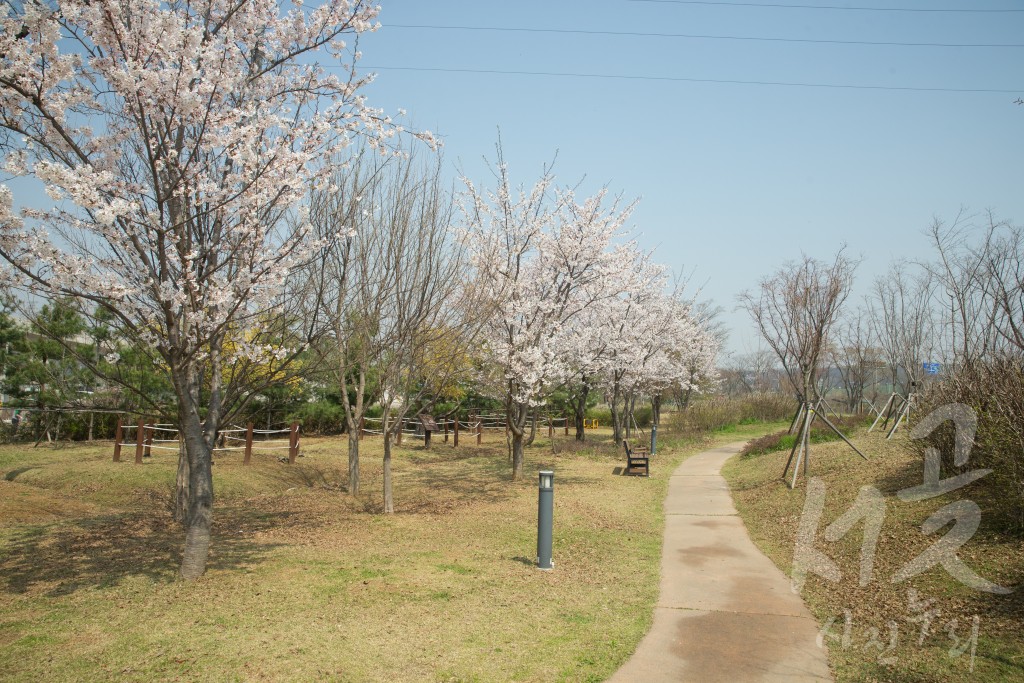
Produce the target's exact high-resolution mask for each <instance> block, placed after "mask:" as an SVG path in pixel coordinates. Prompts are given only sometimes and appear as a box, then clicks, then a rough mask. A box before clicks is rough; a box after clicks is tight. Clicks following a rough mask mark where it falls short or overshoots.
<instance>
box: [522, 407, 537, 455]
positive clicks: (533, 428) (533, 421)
mask: <svg viewBox="0 0 1024 683" xmlns="http://www.w3.org/2000/svg"><path fill="white" fill-rule="evenodd" d="M538 413H539V410H538V409H537V408H534V409H533V415H531V416H530V436H528V437H526V441H525V442H524V443H523V445H524V446H532V445H533V440H534V439H535V438H537V417H538Z"/></svg>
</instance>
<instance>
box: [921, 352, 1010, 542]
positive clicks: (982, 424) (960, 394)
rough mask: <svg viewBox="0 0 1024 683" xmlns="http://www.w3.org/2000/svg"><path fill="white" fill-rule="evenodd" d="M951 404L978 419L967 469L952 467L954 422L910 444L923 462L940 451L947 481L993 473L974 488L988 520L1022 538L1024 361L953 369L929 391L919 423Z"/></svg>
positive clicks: (1004, 359) (1004, 360) (1007, 359)
mask: <svg viewBox="0 0 1024 683" xmlns="http://www.w3.org/2000/svg"><path fill="white" fill-rule="evenodd" d="M948 403H964V404H966V405H968V406H970V407H971V408H972V409H973V410H974V412H975V415H976V416H977V418H978V430H977V433H976V434H975V437H974V447H973V448H972V449H971V452H970V457H969V459H968V461H967V464H966V465H965V466H963V467H957V466H956V465H955V464H954V462H953V455H954V452H955V450H954V443H955V441H954V440H955V436H956V432H955V429H954V426H953V423H952V422H948V421H947V422H945V423H943V424H942V425H941V426H940V427H938V428H937V429H936V430H935V431H933V432H932V433H931V434H930V435H929V436H928V437H927V438H925V439H919V440H914V441H913V442H912V443H914V444H915V447H916V448H917V449H918V450H919V452H920V453H921V454H922V456H923V454H924V449H925V448H926V447H928V446H934V447H936V448H938V449H939V452H940V453H941V454H942V474H941V476H942V477H943V478H945V477H951V476H955V475H957V474H961V473H963V472H967V471H969V470H972V469H979V468H987V469H991V470H992V473H991V474H989V475H987V476H986V477H984V478H983V479H981V480H979V483H978V484H976V486H978V487H980V491H981V492H982V495H983V496H985V497H986V498H987V500H986V506H985V508H986V514H989V513H991V514H992V515H993V517H994V522H995V526H996V527H997V528H1000V529H1001V530H1003V531H1007V532H1010V533H1015V534H1018V535H1024V358H1020V357H1013V356H1003V357H999V358H996V359H990V360H986V361H982V362H976V363H973V364H970V365H967V366H965V367H961V368H957V369H955V370H954V371H953V372H952V373H951V374H950V376H949V377H948V378H947V379H946V380H944V381H942V382H939V383H936V384H932V385H930V386H929V387H928V388H927V390H926V392H925V395H924V396H923V398H922V400H921V404H920V408H919V410H918V411H917V417H918V419H920V418H921V417H924V416H925V415H928V414H929V413H930V412H931V411H933V410H935V409H936V408H939V407H940V406H943V405H945V404H948Z"/></svg>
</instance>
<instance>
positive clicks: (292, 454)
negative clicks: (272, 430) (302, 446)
mask: <svg viewBox="0 0 1024 683" xmlns="http://www.w3.org/2000/svg"><path fill="white" fill-rule="evenodd" d="M297 457H299V423H298V422H292V425H291V429H290V430H289V431H288V464H289V465H294V464H295V458H297Z"/></svg>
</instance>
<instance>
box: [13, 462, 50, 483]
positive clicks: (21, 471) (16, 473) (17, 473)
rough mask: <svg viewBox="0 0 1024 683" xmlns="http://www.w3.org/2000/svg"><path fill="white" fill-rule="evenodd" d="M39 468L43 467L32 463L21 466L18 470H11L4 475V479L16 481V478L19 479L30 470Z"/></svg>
mask: <svg viewBox="0 0 1024 683" xmlns="http://www.w3.org/2000/svg"><path fill="white" fill-rule="evenodd" d="M38 469H42V468H41V467H39V466H38V465H30V466H28V467H19V468H18V469H16V470H11V471H10V472H8V473H6V474H5V475H4V479H5V480H7V481H14V480H15V479H17V478H18V477H20V476H21V475H23V474H25V473H26V472H28V471H29V470H38Z"/></svg>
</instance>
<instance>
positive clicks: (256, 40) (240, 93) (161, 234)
mask: <svg viewBox="0 0 1024 683" xmlns="http://www.w3.org/2000/svg"><path fill="white" fill-rule="evenodd" d="M376 13H377V8H376V7H374V6H371V5H370V4H368V3H366V2H363V1H362V0H325V1H324V2H323V3H322V4H320V5H319V6H318V7H316V8H306V7H304V6H303V4H302V2H301V1H300V0H292V1H291V2H290V3H289V4H288V5H283V4H282V3H280V2H278V1H277V0H255V1H254V2H242V1H241V0H199V1H197V2H182V1H170V2H159V1H157V0H119V1H115V0H48V1H46V0H44V1H35V2H25V3H21V4H13V5H8V6H6V8H5V16H4V18H3V20H2V23H3V29H2V32H0V131H2V132H3V134H2V136H0V151H2V154H3V157H4V168H5V169H6V171H7V172H8V173H10V174H13V175H29V176H33V177H34V178H36V179H37V180H38V181H41V183H42V184H43V185H44V186H45V190H46V193H47V194H48V195H49V196H50V197H51V198H52V199H53V201H54V202H55V205H54V206H52V207H45V206H23V207H22V208H21V210H20V211H17V210H15V207H14V198H13V196H12V194H11V192H10V190H9V189H8V188H6V187H0V257H2V258H3V260H4V261H5V262H6V268H5V269H4V276H5V278H6V284H8V286H14V287H18V288H21V289H22V290H28V291H31V292H34V293H35V294H37V295H41V296H43V297H48V298H52V297H56V296H69V297H73V298H75V299H78V300H81V301H84V302H91V303H92V304H95V305H99V306H100V307H102V308H104V309H106V310H107V311H108V312H109V313H111V314H112V315H113V316H114V318H115V319H116V321H117V324H118V325H119V326H120V327H121V328H122V329H123V330H124V331H125V332H126V333H127V334H130V335H131V336H132V337H133V338H134V339H136V340H138V342H139V343H140V344H145V345H147V346H150V347H151V348H154V349H156V350H157V352H158V355H159V358H160V360H161V362H162V363H163V364H164V365H165V366H166V367H167V369H168V373H169V375H170V377H171V379H172V383H173V386H174V391H175V395H176V398H177V409H178V421H179V425H180V429H181V432H182V436H183V439H184V451H185V461H186V462H185V464H186V465H187V470H188V483H189V489H188V505H187V515H186V520H185V525H186V536H185V548H184V553H183V559H182V565H181V575H182V576H183V577H184V578H186V579H195V578H197V577H198V576H200V575H201V574H202V573H203V572H204V570H205V566H206V559H207V555H208V550H209V545H210V526H211V520H212V505H213V479H212V471H211V449H212V447H213V441H214V438H215V435H216V432H217V429H218V427H220V425H221V419H222V416H223V411H224V409H225V404H224V401H225V395H226V393H227V392H228V389H229V387H227V386H225V381H230V380H225V379H224V378H225V377H230V376H231V373H230V372H228V373H226V372H224V370H225V368H229V367H230V366H231V365H232V364H234V363H235V362H236V361H239V360H242V359H244V358H255V359H268V358H276V359H281V358H284V357H286V356H288V354H289V353H292V352H293V349H289V348H284V347H282V346H280V345H276V344H274V343H271V342H267V341H266V340H265V339H264V338H262V337H261V335H260V334H259V325H258V323H259V321H260V320H261V319H265V316H266V314H267V312H268V311H272V310H274V309H275V308H276V307H278V306H279V305H280V304H281V291H282V287H283V285H284V284H285V283H286V281H287V279H288V277H289V274H290V273H291V272H292V271H293V270H294V269H295V268H296V267H297V266H298V265H300V264H302V263H303V262H304V261H306V260H307V259H308V258H310V256H311V255H312V254H313V253H315V250H316V249H317V248H319V247H320V246H321V245H319V244H317V243H316V242H315V241H314V240H311V239H309V227H308V224H307V222H306V221H305V220H301V214H299V213H298V211H299V210H300V207H301V203H302V200H303V197H304V194H305V193H306V192H307V190H308V189H309V188H324V187H328V185H329V182H330V179H331V178H332V177H334V174H335V172H336V170H337V167H338V165H339V164H343V163H344V160H345V159H346V158H347V157H346V152H345V150H346V148H347V147H348V145H350V144H351V142H352V140H353V138H355V137H358V136H365V137H367V138H368V139H369V142H370V144H372V145H373V146H375V147H377V148H380V149H382V150H385V151H386V150H387V148H388V142H387V141H388V138H390V137H391V136H393V135H395V134H396V133H397V132H399V128H398V127H397V126H395V125H394V124H392V122H391V120H390V119H389V118H387V117H385V116H384V115H383V114H382V113H381V112H380V111H378V110H375V109H372V108H370V107H368V106H367V104H366V103H365V101H364V98H363V96H362V95H361V94H360V90H361V89H362V88H363V86H365V85H366V83H367V82H368V80H369V79H368V78H367V77H359V76H357V75H356V74H355V71H354V64H355V62H356V60H357V59H358V57H359V53H358V51H356V50H354V49H352V47H350V46H348V45H347V44H346V41H345V39H346V37H347V36H357V35H358V34H359V33H360V32H363V31H368V30H372V29H373V28H375V24H374V21H375V16H376ZM318 51H319V52H320V53H326V55H327V57H328V58H329V59H331V60H332V61H337V63H339V64H340V65H341V68H340V70H339V71H336V72H335V71H328V70H327V68H325V67H322V66H320V65H319V64H317V63H316V62H315V61H314V58H315V53H317V52H318ZM23 203H24V202H23ZM296 215H299V217H300V219H299V220H284V219H285V218H287V217H289V216H291V217H294V216H296ZM229 338H230V339H233V340H235V341H234V343H232V344H230V345H226V341H227V340H228V339H229Z"/></svg>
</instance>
